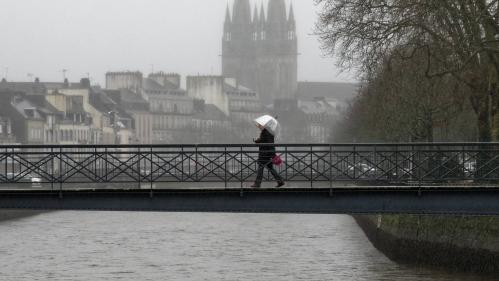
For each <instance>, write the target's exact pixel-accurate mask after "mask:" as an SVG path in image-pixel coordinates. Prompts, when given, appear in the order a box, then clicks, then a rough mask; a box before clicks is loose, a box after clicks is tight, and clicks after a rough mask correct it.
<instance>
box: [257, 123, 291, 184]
mask: <svg viewBox="0 0 499 281" xmlns="http://www.w3.org/2000/svg"><path fill="white" fill-rule="evenodd" d="M255 122H256V126H257V127H258V129H260V137H259V138H258V139H256V140H254V142H255V143H257V144H261V145H260V147H259V151H258V172H257V175H256V180H255V183H254V184H253V185H252V186H251V187H253V188H259V187H261V184H262V180H263V170H264V169H265V167H266V168H267V169H268V170H269V171H270V173H271V174H272V176H274V178H275V180H276V181H277V185H276V187H282V186H284V184H285V183H284V180H283V179H282V177H281V176H280V175H279V173H277V171H276V170H275V169H274V166H273V163H272V158H274V157H275V156H276V150H275V146H274V142H275V135H276V133H277V127H278V123H277V121H276V120H275V118H273V117H271V116H268V115H266V116H262V117H260V118H258V119H256V120H255ZM267 144H268V145H267Z"/></svg>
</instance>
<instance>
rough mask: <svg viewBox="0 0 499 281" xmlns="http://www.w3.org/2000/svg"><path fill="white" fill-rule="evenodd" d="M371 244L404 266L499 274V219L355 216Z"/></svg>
mask: <svg viewBox="0 0 499 281" xmlns="http://www.w3.org/2000/svg"><path fill="white" fill-rule="evenodd" d="M354 218H355V219H356V221H357V223H358V224H359V225H360V227H361V228H362V229H363V230H364V232H365V233H366V235H367V237H368V238H369V240H370V241H371V242H372V244H373V245H374V246H375V247H376V248H377V249H378V250H380V251H381V252H382V253H384V254H385V255H386V256H387V257H388V258H390V259H392V260H394V261H396V262H401V263H411V264H418V265H427V266H432V267H441V268H445V269H448V270H452V271H469V272H479V273H486V274H493V275H497V274H499V218H498V217H470V216H418V215H378V216H354Z"/></svg>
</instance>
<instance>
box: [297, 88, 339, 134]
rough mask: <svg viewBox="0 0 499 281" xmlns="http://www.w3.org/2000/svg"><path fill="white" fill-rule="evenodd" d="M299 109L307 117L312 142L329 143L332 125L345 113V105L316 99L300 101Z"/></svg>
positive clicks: (319, 98)
mask: <svg viewBox="0 0 499 281" xmlns="http://www.w3.org/2000/svg"><path fill="white" fill-rule="evenodd" d="M298 107H299V109H300V110H301V111H303V112H304V113H305V114H306V116H307V130H308V135H309V136H310V142H313V143H327V142H328V141H329V140H330V137H331V133H332V132H331V129H332V127H333V126H332V125H333V124H334V122H335V121H338V120H339V119H340V118H341V116H342V114H343V113H344V111H345V103H344V102H340V101H338V100H332V99H326V98H324V97H316V98H314V100H312V101H299V102H298Z"/></svg>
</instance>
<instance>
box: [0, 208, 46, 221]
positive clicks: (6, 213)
mask: <svg viewBox="0 0 499 281" xmlns="http://www.w3.org/2000/svg"><path fill="white" fill-rule="evenodd" d="M40 213H42V211H37V210H0V222H2V221H7V220H14V219H20V218H25V217H31V216H36V215H38V214H40Z"/></svg>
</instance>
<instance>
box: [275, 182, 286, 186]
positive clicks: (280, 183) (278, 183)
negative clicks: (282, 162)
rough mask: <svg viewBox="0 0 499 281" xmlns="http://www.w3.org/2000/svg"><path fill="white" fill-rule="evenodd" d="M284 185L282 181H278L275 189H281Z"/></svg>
mask: <svg viewBox="0 0 499 281" xmlns="http://www.w3.org/2000/svg"><path fill="white" fill-rule="evenodd" d="M284 185H285V183H284V181H279V182H277V185H276V186H275V187H283V186H284Z"/></svg>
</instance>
